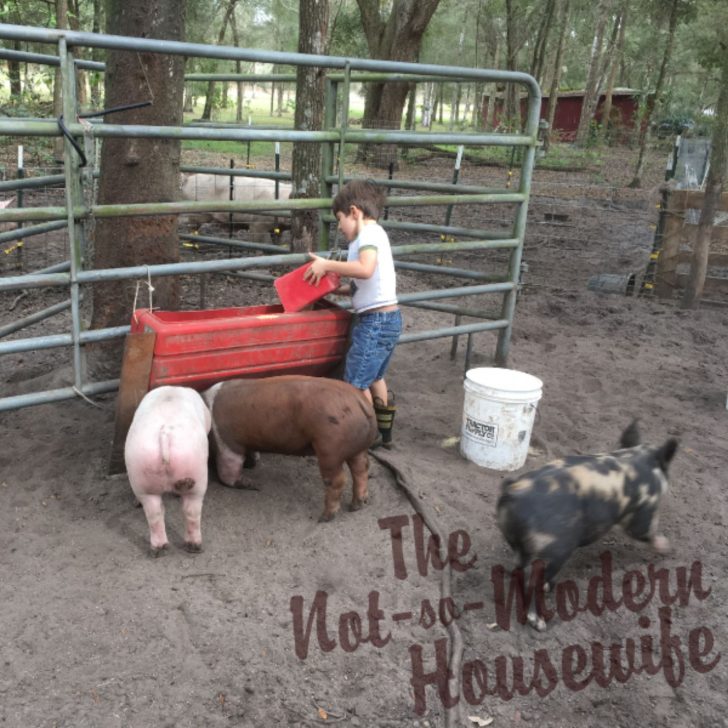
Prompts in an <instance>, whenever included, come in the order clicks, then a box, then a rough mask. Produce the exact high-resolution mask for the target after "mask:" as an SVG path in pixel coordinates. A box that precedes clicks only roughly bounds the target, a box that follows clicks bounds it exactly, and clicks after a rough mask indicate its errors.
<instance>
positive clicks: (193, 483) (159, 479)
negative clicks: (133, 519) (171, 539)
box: [124, 386, 211, 556]
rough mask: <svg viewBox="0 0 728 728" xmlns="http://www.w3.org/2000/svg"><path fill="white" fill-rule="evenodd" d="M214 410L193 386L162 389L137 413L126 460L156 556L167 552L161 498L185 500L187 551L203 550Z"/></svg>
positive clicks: (154, 390)
mask: <svg viewBox="0 0 728 728" xmlns="http://www.w3.org/2000/svg"><path fill="white" fill-rule="evenodd" d="M210 425H211V420H210V411H209V410H208V409H207V406H206V405H205V403H204V401H203V399H202V397H201V396H200V395H199V394H198V393H197V392H196V391H195V390H194V389H191V388H189V387H169V386H165V387H158V388H157V389H153V390H152V391H151V392H148V393H147V394H146V395H145V396H144V398H143V399H142V401H141V402H140V403H139V406H138V407H137V409H136V412H135V413H134V418H133V420H132V423H131V426H130V427H129V432H128V434H127V436H126V443H125V445H124V461H125V463H126V470H127V473H128V475H129V483H130V484H131V489H132V490H133V491H134V495H135V496H136V497H137V499H138V501H139V502H140V503H141V505H142V507H143V508H144V515H145V516H146V518H147V523H148V524H149V538H150V545H151V553H152V555H154V556H157V555H159V554H160V553H161V552H162V551H163V550H164V549H166V548H167V545H168V541H167V532H166V529H165V525H164V503H163V501H162V496H163V495H164V494H167V493H173V494H175V495H178V496H180V498H181V499H182V511H183V513H184V517H185V524H186V535H185V548H186V549H187V550H188V551H191V552H196V551H201V550H202V532H201V525H200V521H201V515H202V501H203V499H204V497H205V491H206V490H207V457H208V450H209V445H208V433H209V432H210Z"/></svg>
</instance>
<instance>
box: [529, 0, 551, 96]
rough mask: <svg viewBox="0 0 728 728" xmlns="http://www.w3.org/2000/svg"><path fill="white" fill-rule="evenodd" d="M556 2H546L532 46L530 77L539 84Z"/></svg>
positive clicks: (541, 78) (548, 0)
mask: <svg viewBox="0 0 728 728" xmlns="http://www.w3.org/2000/svg"><path fill="white" fill-rule="evenodd" d="M555 6H556V0H546V7H545V8H544V11H543V20H542V21H541V23H540V25H539V26H538V34H537V35H536V42H535V44H534V46H533V56H532V58H531V75H532V76H533V77H534V78H535V79H536V80H537V81H538V82H539V83H541V82H542V81H543V70H544V58H545V56H546V47H547V45H548V39H549V34H550V33H551V25H552V22H553V18H554V9H555Z"/></svg>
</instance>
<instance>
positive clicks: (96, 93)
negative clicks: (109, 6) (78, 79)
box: [89, 0, 103, 109]
mask: <svg viewBox="0 0 728 728" xmlns="http://www.w3.org/2000/svg"><path fill="white" fill-rule="evenodd" d="M101 13H102V9H101V0H93V21H92V24H91V32H92V33H100V32H101V17H102V16H101ZM102 59H103V51H102V50H101V49H100V48H92V49H91V60H93V61H101V60H102ZM102 75H103V74H101V73H99V72H98V71H92V72H89V90H90V95H91V106H92V108H94V109H99V108H101V104H102V99H101V88H102V82H101V79H102Z"/></svg>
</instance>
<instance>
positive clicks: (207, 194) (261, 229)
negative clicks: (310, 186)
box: [179, 174, 291, 243]
mask: <svg viewBox="0 0 728 728" xmlns="http://www.w3.org/2000/svg"><path fill="white" fill-rule="evenodd" d="M233 189H234V192H233V199H234V200H236V201H238V202H253V201H255V200H261V201H267V200H274V199H276V195H275V181H274V180H271V179H262V178H251V177H235V179H234V187H233ZM290 195H291V185H290V184H289V183H287V182H279V183H278V198H277V199H279V200H287V199H288V198H289V197H290ZM180 197H181V199H182V200H187V201H191V202H194V201H198V202H203V201H219V202H229V201H230V177H228V176H225V175H219V174H183V175H181V178H180ZM179 219H180V223H182V224H186V225H194V226H200V225H203V224H205V223H213V224H216V225H228V224H229V222H230V213H228V212H202V213H192V214H189V215H180V218H179ZM233 224H234V225H236V226H239V227H242V228H245V229H246V230H247V231H248V236H247V238H248V239H250V240H251V241H252V242H258V243H270V242H274V243H278V242H279V240H280V237H281V235H282V233H283V231H284V230H287V229H290V222H289V221H288V218H287V217H280V218H275V217H273V216H271V215H261V214H256V213H253V212H236V213H234V214H233ZM276 231H277V232H276Z"/></svg>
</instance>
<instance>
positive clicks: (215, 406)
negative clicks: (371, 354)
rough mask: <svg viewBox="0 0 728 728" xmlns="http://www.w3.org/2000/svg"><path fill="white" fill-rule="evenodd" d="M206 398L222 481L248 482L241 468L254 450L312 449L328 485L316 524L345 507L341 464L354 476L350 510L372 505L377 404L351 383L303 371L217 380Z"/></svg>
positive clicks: (303, 451) (309, 451)
mask: <svg viewBox="0 0 728 728" xmlns="http://www.w3.org/2000/svg"><path fill="white" fill-rule="evenodd" d="M203 397H204V398H205V401H206V402H207V405H208V407H209V408H210V411H211V412H212V433H213V437H212V439H213V443H214V448H215V456H216V466H217V474H218V477H219V479H220V481H221V482H222V483H223V484H225V485H228V486H233V487H248V486H247V484H246V483H245V482H244V481H243V477H242V469H243V467H250V466H251V464H253V463H254V453H257V452H270V453H280V454H283V455H312V454H315V455H316V457H317V459H318V464H319V471H320V473H321V477H322V478H323V481H324V486H325V495H324V510H323V513H322V515H321V517H320V518H319V521H330V520H331V519H332V518H333V517H334V515H335V514H336V512H337V511H338V510H339V508H340V506H341V497H342V494H343V491H344V486H345V485H346V472H345V470H344V463H346V465H347V466H348V467H349V470H350V472H351V476H352V491H353V492H352V500H351V506H350V510H358V509H359V508H361V507H362V505H363V504H364V503H366V502H367V498H368V477H369V474H368V469H369V461H368V450H369V447H370V446H371V445H372V443H373V442H374V440H375V439H376V437H377V434H378V432H379V431H378V428H377V420H376V417H375V415H374V408H373V407H372V405H371V404H370V403H369V402H368V401H367V400H366V398H365V397H364V395H363V394H362V393H361V392H359V390H357V389H356V388H354V387H352V386H351V385H350V384H347V383H346V382H342V381H339V380H335V379H327V378H325V377H307V376H298V375H287V376H277V377H270V378H267V379H231V380H228V381H226V382H221V383H218V384H215V385H213V386H212V387H211V388H210V389H208V390H207V391H205V392H204V393H203Z"/></svg>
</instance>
